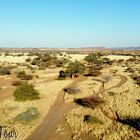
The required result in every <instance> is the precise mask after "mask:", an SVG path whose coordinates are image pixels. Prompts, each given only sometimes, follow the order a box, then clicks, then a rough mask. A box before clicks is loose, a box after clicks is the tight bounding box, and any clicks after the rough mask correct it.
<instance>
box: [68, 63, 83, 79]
mask: <svg viewBox="0 0 140 140" xmlns="http://www.w3.org/2000/svg"><path fill="white" fill-rule="evenodd" d="M84 71H85V65H84V64H82V63H81V62H79V61H75V62H71V63H69V65H68V67H67V69H66V72H68V73H69V75H70V76H71V77H72V75H74V76H75V77H76V76H77V74H82V73H84Z"/></svg>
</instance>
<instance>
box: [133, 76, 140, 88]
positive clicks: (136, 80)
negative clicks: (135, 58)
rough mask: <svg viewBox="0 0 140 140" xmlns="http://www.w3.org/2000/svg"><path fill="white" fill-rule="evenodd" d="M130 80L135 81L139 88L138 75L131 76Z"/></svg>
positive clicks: (139, 79) (139, 80)
mask: <svg viewBox="0 0 140 140" xmlns="http://www.w3.org/2000/svg"><path fill="white" fill-rule="evenodd" d="M131 78H132V79H133V80H134V81H135V83H136V84H137V85H139V86H140V76H138V75H131Z"/></svg>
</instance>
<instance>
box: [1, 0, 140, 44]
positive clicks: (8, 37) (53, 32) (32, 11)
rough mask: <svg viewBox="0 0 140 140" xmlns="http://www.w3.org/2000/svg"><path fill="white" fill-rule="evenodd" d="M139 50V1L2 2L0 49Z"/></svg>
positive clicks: (48, 0) (59, 0) (7, 0)
mask: <svg viewBox="0 0 140 140" xmlns="http://www.w3.org/2000/svg"><path fill="white" fill-rule="evenodd" d="M96 46H106V47H129V46H140V0H0V47H96Z"/></svg>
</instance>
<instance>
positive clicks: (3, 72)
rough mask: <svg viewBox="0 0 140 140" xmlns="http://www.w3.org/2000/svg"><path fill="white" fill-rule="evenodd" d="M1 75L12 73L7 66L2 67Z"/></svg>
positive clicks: (0, 69)
mask: <svg viewBox="0 0 140 140" xmlns="http://www.w3.org/2000/svg"><path fill="white" fill-rule="evenodd" d="M0 75H10V70H9V69H8V68H7V67H1V68H0Z"/></svg>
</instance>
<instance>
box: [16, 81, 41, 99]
mask: <svg viewBox="0 0 140 140" xmlns="http://www.w3.org/2000/svg"><path fill="white" fill-rule="evenodd" d="M13 96H14V97H15V100H17V101H26V100H35V99H39V92H38V91H37V90H35V89H34V86H33V85H32V84H28V83H27V82H23V83H22V84H21V85H20V86H18V87H17V88H16V90H15V92H14V94H13Z"/></svg>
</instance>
